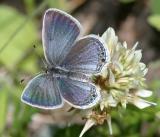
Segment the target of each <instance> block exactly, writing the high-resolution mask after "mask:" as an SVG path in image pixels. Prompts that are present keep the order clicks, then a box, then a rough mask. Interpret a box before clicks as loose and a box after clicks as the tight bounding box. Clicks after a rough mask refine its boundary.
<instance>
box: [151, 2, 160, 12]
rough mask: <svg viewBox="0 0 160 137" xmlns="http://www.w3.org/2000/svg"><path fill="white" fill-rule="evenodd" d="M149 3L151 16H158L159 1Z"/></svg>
mask: <svg viewBox="0 0 160 137" xmlns="http://www.w3.org/2000/svg"><path fill="white" fill-rule="evenodd" d="M150 2H151V4H150V5H151V12H152V14H160V0H151V1H150Z"/></svg>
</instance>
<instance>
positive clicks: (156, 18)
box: [148, 14, 160, 31]
mask: <svg viewBox="0 0 160 137" xmlns="http://www.w3.org/2000/svg"><path fill="white" fill-rule="evenodd" d="M148 22H149V24H150V25H151V26H153V27H154V28H156V29H157V30H159V31H160V15H158V14H157V15H151V16H149V17H148Z"/></svg>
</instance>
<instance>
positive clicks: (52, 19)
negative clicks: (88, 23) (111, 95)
mask: <svg viewBox="0 0 160 137" xmlns="http://www.w3.org/2000/svg"><path fill="white" fill-rule="evenodd" d="M81 32H82V26H81V24H80V23H79V22H78V20H76V19H75V18H74V17H72V16H71V15H69V14H67V13H66V12H64V11H61V10H59V9H48V10H47V11H46V12H45V14H44V18H43V27H42V43H43V50H44V56H45V59H46V62H47V65H48V70H47V72H46V73H41V74H39V75H37V76H36V77H34V78H33V79H32V80H30V81H29V83H28V84H27V85H26V87H25V88H24V91H23V93H22V96H21V101H22V102H24V103H26V104H28V105H31V106H33V107H38V108H42V109H57V108H61V107H62V106H63V105H64V102H67V103H68V104H70V105H71V106H73V107H75V108H78V109H87V108H91V107H93V106H94V105H96V104H97V102H98V101H99V100H100V98H101V96H100V91H98V90H97V89H96V87H95V86H94V84H92V82H91V81H90V77H91V76H92V75H93V74H96V73H99V72H100V71H101V69H102V67H103V66H104V65H105V64H106V63H107V62H108V61H109V53H108V50H107V49H106V48H104V42H103V41H102V40H101V38H100V37H99V36H97V35H88V36H84V37H80V35H81Z"/></svg>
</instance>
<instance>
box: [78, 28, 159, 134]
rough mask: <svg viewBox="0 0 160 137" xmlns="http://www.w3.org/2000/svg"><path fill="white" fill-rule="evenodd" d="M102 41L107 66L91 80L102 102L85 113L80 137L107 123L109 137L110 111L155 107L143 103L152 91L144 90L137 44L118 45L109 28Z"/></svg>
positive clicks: (142, 64)
mask: <svg viewBox="0 0 160 137" xmlns="http://www.w3.org/2000/svg"><path fill="white" fill-rule="evenodd" d="M101 38H102V39H103V40H104V41H105V46H106V48H108V49H109V52H110V63H109V64H107V65H106V66H104V68H103V70H102V71H101V73H100V74H98V75H95V76H93V82H94V83H95V85H96V86H97V88H99V89H100V91H101V100H100V102H99V104H98V105H97V106H96V107H94V108H92V109H89V110H87V111H85V117H86V118H87V122H86V124H85V126H84V128H83V130H82V132H81V134H80V137H82V135H83V134H84V133H85V132H86V131H87V130H88V129H89V128H91V127H92V126H93V125H96V124H103V123H104V121H107V123H108V126H109V131H110V134H112V127H111V114H110V112H111V111H112V108H116V107H118V106H120V107H122V108H126V106H127V104H133V105H135V106H136V107H138V108H140V109H143V108H146V107H149V106H151V105H156V103H153V102H149V101H146V100H144V99H143V98H145V97H149V96H151V95H152V91H149V90H146V84H145V75H146V73H147V71H148V69H147V68H146V65H145V64H144V63H142V62H141V61H140V60H141V58H142V52H141V50H136V47H137V44H138V43H136V44H135V45H134V46H133V48H132V49H128V48H127V43H126V42H124V43H120V42H119V41H118V37H117V36H116V35H115V32H114V30H113V28H108V29H107V31H106V32H104V34H103V35H102V37H101Z"/></svg>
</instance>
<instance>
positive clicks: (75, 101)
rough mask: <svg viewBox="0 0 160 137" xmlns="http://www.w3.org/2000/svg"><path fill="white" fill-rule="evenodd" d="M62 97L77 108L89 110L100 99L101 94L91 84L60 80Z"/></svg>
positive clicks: (67, 79) (66, 79)
mask: <svg viewBox="0 0 160 137" xmlns="http://www.w3.org/2000/svg"><path fill="white" fill-rule="evenodd" d="M58 80H59V86H60V92H61V95H62V97H63V98H64V99H65V101H66V102H68V103H69V104H71V105H72V106H73V107H75V108H80V109H87V108H90V107H93V106H94V105H95V104H96V103H97V102H98V101H99V99H100V93H99V92H98V91H96V88H95V86H93V85H92V84H90V83H86V82H81V81H77V80H72V79H69V78H59V79H58Z"/></svg>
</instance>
